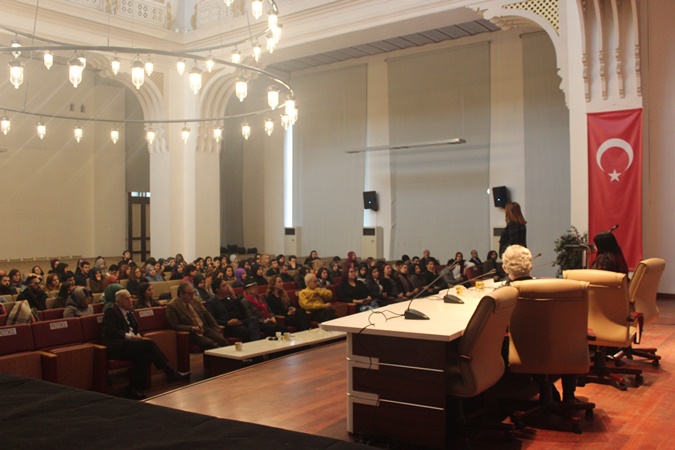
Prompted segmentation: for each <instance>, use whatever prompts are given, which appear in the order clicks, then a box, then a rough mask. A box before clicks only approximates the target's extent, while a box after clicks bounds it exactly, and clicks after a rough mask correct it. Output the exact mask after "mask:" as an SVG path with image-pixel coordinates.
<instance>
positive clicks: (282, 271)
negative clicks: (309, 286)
mask: <svg viewBox="0 0 675 450" xmlns="http://www.w3.org/2000/svg"><path fill="white" fill-rule="evenodd" d="M279 276H280V277H281V279H282V281H283V282H284V283H292V282H293V281H294V280H293V277H292V276H291V274H290V273H288V266H287V265H286V264H282V265H281V266H279Z"/></svg>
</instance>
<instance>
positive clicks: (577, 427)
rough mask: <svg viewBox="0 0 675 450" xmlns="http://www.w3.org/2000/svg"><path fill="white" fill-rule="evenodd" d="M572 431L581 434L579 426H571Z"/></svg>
mask: <svg viewBox="0 0 675 450" xmlns="http://www.w3.org/2000/svg"><path fill="white" fill-rule="evenodd" d="M572 431H574V432H575V433H576V434H581V425H579V424H578V423H574V424H572Z"/></svg>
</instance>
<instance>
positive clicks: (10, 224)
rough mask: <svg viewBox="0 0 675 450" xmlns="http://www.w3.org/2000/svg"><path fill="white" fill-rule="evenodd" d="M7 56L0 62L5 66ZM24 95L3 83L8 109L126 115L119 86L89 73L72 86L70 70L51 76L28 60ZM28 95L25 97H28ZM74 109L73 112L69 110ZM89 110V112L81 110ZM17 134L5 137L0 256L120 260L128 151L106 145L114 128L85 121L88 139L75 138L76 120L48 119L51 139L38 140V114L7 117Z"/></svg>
mask: <svg viewBox="0 0 675 450" xmlns="http://www.w3.org/2000/svg"><path fill="white" fill-rule="evenodd" d="M7 61H8V60H7V57H6V56H4V55H2V56H0V65H1V66H3V67H6V64H7ZM26 63H27V67H26V70H25V72H26V76H25V80H24V83H23V85H22V86H21V87H20V89H14V87H13V86H11V85H10V84H9V82H8V81H7V78H4V77H3V79H2V84H1V85H0V99H2V105H3V106H6V107H9V108H16V109H20V108H22V107H23V106H24V99H27V102H26V105H25V107H26V110H28V111H31V110H39V111H45V112H47V113H52V114H62V115H69V116H72V117H91V116H95V115H97V114H110V115H111V116H112V117H120V116H123V115H124V95H123V94H122V91H121V89H120V88H115V87H111V86H96V85H95V78H94V74H93V73H92V72H90V71H86V72H85V75H84V80H83V82H82V84H81V85H80V86H79V87H78V88H77V89H75V88H73V87H72V85H71V84H70V83H69V82H68V80H67V76H66V74H67V70H66V69H65V67H64V66H62V65H58V64H55V65H54V67H52V69H51V71H47V70H46V69H45V67H44V66H43V65H42V64H41V62H40V61H30V60H28V61H26ZM26 93H27V95H26ZM103 98H105V99H106V101H101V99H103ZM71 103H72V104H73V107H74V108H73V109H74V111H73V112H71V111H70V104H71ZM81 107H84V110H85V112H84V113H82V112H80V108H81ZM9 116H10V117H11V119H12V130H11V131H10V133H9V134H8V135H6V136H4V135H1V134H0V148H6V149H7V151H6V152H4V153H0V192H2V196H3V200H2V207H3V209H4V211H5V213H3V214H2V215H1V217H0V229H2V234H1V236H0V248H1V249H2V251H1V254H0V256H1V257H4V258H18V257H44V256H57V255H59V256H61V255H73V254H81V255H88V256H91V255H97V254H118V253H119V251H120V248H122V247H124V245H125V240H124V235H125V229H126V228H125V225H124V224H125V195H124V184H125V182H124V172H125V170H124V147H123V144H122V145H120V144H119V143H118V144H117V145H112V143H110V142H109V141H107V140H106V139H107V137H109V133H110V131H109V126H108V125H101V124H95V123H84V122H83V123H82V125H83V129H84V138H83V139H82V141H81V142H80V143H79V144H77V143H76V142H75V140H74V138H73V127H74V126H75V122H74V121H68V120H61V119H49V118H45V119H44V121H45V123H46V124H47V135H46V137H45V138H44V140H40V139H38V138H37V136H36V133H35V123H36V122H37V121H38V120H39V119H38V118H36V117H32V116H21V115H15V114H11V113H10V114H9Z"/></svg>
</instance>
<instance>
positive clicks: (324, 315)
mask: <svg viewBox="0 0 675 450" xmlns="http://www.w3.org/2000/svg"><path fill="white" fill-rule="evenodd" d="M305 284H306V286H307V287H306V288H304V289H303V290H301V291H300V293H299V295H298V302H299V303H300V307H301V308H302V309H304V310H305V311H307V312H308V313H309V317H310V319H311V320H313V321H315V322H325V321H327V320H331V319H334V318H335V310H334V309H333V306H332V305H331V304H330V303H327V302H329V301H330V300H331V299H332V298H333V293H332V292H331V291H330V290H328V289H325V288H322V287H319V280H317V279H316V275H314V274H313V273H308V274H307V275H305Z"/></svg>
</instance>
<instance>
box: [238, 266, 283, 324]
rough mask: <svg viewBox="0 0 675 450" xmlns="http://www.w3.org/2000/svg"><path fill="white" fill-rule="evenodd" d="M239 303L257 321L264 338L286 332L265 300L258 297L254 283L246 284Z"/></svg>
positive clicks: (248, 282)
mask: <svg viewBox="0 0 675 450" xmlns="http://www.w3.org/2000/svg"><path fill="white" fill-rule="evenodd" d="M261 267H262V266H261ZM241 303H242V304H243V305H244V307H245V308H246V309H247V310H248V312H249V314H250V315H251V316H253V317H255V318H256V319H257V320H258V324H259V325H260V331H262V332H263V333H265V335H266V336H274V334H275V333H276V332H277V331H280V332H282V333H283V332H285V331H286V327H285V326H283V325H282V324H280V323H279V322H278V321H277V319H276V317H275V315H274V312H273V311H272V310H271V309H270V307H269V306H268V305H267V302H266V301H265V299H264V298H263V297H262V296H261V295H258V284H257V283H256V282H255V281H253V280H249V281H247V282H246V286H244V298H243V299H242V301H241Z"/></svg>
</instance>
